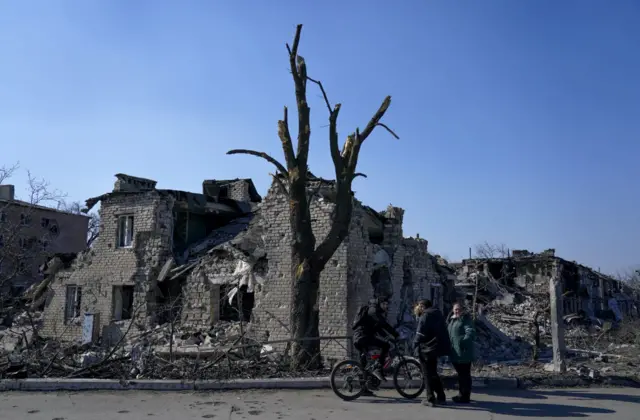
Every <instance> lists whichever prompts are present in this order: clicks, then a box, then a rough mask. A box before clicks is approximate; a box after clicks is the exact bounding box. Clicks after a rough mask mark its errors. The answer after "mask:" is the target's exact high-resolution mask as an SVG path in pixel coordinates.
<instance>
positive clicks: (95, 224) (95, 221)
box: [58, 201, 100, 248]
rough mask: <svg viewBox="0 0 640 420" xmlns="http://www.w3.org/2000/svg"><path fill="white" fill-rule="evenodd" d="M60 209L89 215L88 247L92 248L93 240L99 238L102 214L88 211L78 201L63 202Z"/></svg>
mask: <svg viewBox="0 0 640 420" xmlns="http://www.w3.org/2000/svg"><path fill="white" fill-rule="evenodd" d="M58 209H59V210H62V211H66V212H68V213H72V214H86V215H87V216H88V217H89V225H88V230H87V248H90V247H91V244H93V241H95V240H96V239H98V236H99V235H100V215H99V214H98V212H96V211H92V212H87V209H86V208H85V207H84V206H82V205H81V204H80V203H79V202H77V201H74V202H72V203H65V202H61V203H60V205H59V206H58Z"/></svg>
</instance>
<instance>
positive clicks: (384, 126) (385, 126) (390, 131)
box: [376, 122, 400, 140]
mask: <svg viewBox="0 0 640 420" xmlns="http://www.w3.org/2000/svg"><path fill="white" fill-rule="evenodd" d="M376 125H378V126H380V127H382V128H384V129H385V130H387V131H388V132H389V133H390V134H391V135H392V136H393V137H395V138H396V139H398V140H400V137H399V136H398V135H397V134H396V133H395V132H394V131H393V130H392V129H390V128H389V127H388V126H387V125H385V124H382V123H381V122H379V123H378V124H376Z"/></svg>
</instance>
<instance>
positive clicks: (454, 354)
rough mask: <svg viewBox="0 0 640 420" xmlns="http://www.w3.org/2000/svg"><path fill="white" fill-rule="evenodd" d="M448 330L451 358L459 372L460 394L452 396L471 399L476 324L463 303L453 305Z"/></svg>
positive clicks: (457, 398)
mask: <svg viewBox="0 0 640 420" xmlns="http://www.w3.org/2000/svg"><path fill="white" fill-rule="evenodd" d="M447 330H448V331H449V337H450V339H451V353H450V355H449V360H451V363H452V364H453V367H454V368H455V369H456V372H457V373H458V389H459V394H458V395H456V396H455V397H453V398H452V400H453V401H454V402H457V403H468V402H470V401H471V363H472V362H473V361H474V339H475V335H476V332H475V326H474V321H473V319H472V318H471V315H470V314H468V313H467V312H465V311H464V309H463V308H462V305H461V304H459V303H456V304H455V305H453V313H452V314H451V316H450V318H449V320H448V323H447Z"/></svg>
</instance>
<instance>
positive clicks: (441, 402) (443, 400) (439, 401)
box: [437, 395, 447, 405]
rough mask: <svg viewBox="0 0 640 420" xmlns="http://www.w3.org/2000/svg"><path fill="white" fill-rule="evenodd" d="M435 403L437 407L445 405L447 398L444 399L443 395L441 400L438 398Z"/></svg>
mask: <svg viewBox="0 0 640 420" xmlns="http://www.w3.org/2000/svg"><path fill="white" fill-rule="evenodd" d="M437 401H438V405H447V397H445V396H444V395H443V396H442V398H440V397H438V399H437Z"/></svg>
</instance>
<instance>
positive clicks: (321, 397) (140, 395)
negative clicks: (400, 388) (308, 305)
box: [0, 389, 640, 420]
mask: <svg viewBox="0 0 640 420" xmlns="http://www.w3.org/2000/svg"><path fill="white" fill-rule="evenodd" d="M474 400H475V402H474V403H472V404H470V405H467V406H464V407H462V406H453V405H449V406H447V407H442V408H429V407H423V406H422V405H420V403H419V402H418V401H406V400H402V399H399V398H398V397H397V396H396V395H394V393H392V392H384V393H381V394H380V396H378V397H375V398H374V397H372V398H362V399H361V400H359V401H357V402H351V403H346V402H343V401H340V400H338V399H337V398H336V397H335V396H334V395H333V394H332V393H331V391H300V392H295V391H280V392H275V391H244V392H214V393H158V392H135V391H131V392H93V393H86V392H83V393H4V394H0V419H1V420H16V419H25V420H63V419H64V420H87V419H90V420H112V419H113V420H115V419H117V420H125V419H136V420H139V419H145V418H146V419H150V420H175V419H180V420H188V419H215V420H239V419H249V420H251V419H255V420H310V419H315V420H322V419H336V420H359V419H385V420H395V419H398V420H400V419H401V420H413V419H442V420H448V419H450V420H466V419H473V420H484V419H487V420H498V419H515V418H518V417H529V418H535V417H555V418H563V419H566V418H573V417H588V418H593V419H612V420H613V419H615V420H626V419H629V420H636V419H638V418H640V414H638V413H639V412H640V411H639V410H640V390H637V389H588V390H587V389H585V390H576V389H572V390H540V391H517V390H516V391H513V392H500V393H494V394H488V393H477V394H475V395H474ZM605 407H606V408H605Z"/></svg>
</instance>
